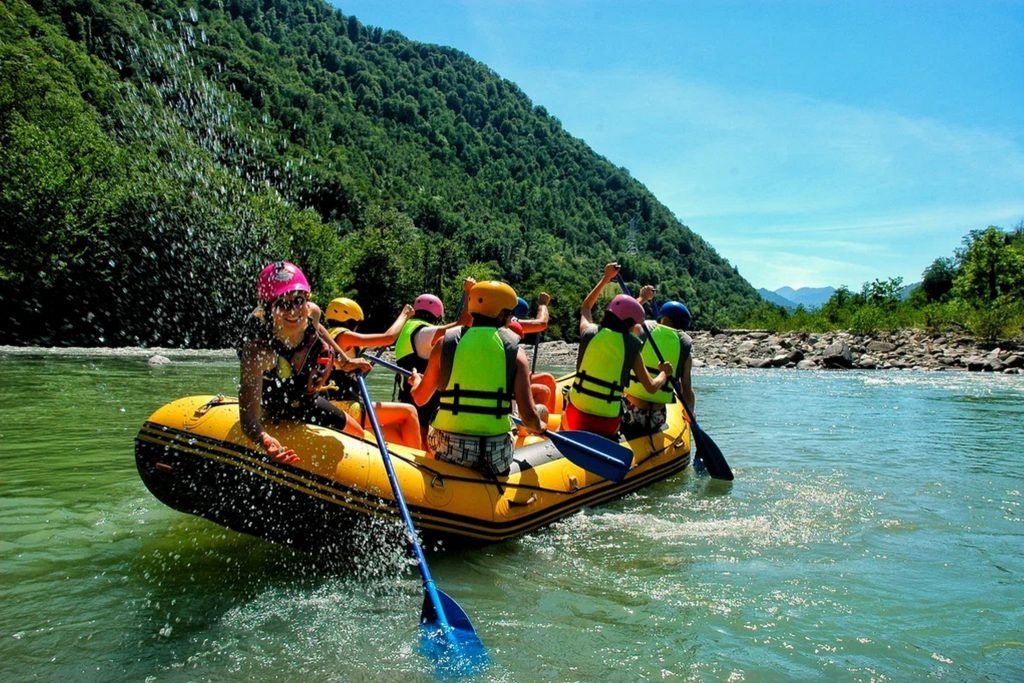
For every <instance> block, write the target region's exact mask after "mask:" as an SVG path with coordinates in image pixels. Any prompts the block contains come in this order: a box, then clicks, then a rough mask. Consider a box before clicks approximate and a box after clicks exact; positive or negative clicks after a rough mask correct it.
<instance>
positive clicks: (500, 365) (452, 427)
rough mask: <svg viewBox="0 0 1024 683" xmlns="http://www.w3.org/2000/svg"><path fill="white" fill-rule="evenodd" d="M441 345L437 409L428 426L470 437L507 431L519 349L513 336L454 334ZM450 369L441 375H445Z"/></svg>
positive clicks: (483, 331) (484, 330)
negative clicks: (440, 371)
mask: <svg viewBox="0 0 1024 683" xmlns="http://www.w3.org/2000/svg"><path fill="white" fill-rule="evenodd" d="M441 343H442V345H443V346H442V347H441V368H442V374H441V377H440V378H439V379H438V387H440V389H439V391H438V398H439V399H440V403H439V405H438V408H437V415H435V416H434V419H433V421H432V422H431V423H430V424H431V426H433V427H434V428H436V429H440V430H442V431H446V432H452V433H455V434H469V435H472V436H497V435H499V434H501V433H503V432H507V431H509V430H510V429H511V428H512V423H511V421H510V420H509V417H508V416H509V414H510V413H511V412H512V383H513V379H514V377H515V356H516V353H517V352H518V349H519V340H518V339H516V338H515V334H514V333H513V332H511V331H509V330H507V329H505V328H502V329H501V330H498V329H496V328H494V327H469V328H456V329H453V330H449V331H448V332H447V333H446V334H445V336H444V341H442V342H441ZM449 368H450V372H448V374H447V375H445V372H444V369H449Z"/></svg>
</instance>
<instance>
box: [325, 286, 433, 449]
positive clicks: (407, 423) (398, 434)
mask: <svg viewBox="0 0 1024 683" xmlns="http://www.w3.org/2000/svg"><path fill="white" fill-rule="evenodd" d="M324 315H325V318H326V327H327V332H328V334H330V335H331V338H332V339H334V341H335V342H337V344H338V346H339V347H341V350H342V351H344V352H345V353H346V354H347V355H349V356H350V357H353V358H358V357H359V355H360V354H361V353H362V352H363V350H364V349H367V348H381V347H385V346H391V345H392V344H394V343H395V340H396V339H398V335H399V333H400V332H401V331H402V328H403V326H404V325H405V323H406V322H407V321H408V320H409V319H410V318H411V317H412V315H413V308H412V306H410V305H409V304H406V305H405V306H403V307H402V311H401V312H400V313H399V314H398V317H397V318H395V321H394V322H393V323H391V326H390V327H389V328H388V329H387V330H385V331H384V332H376V333H372V332H360V331H359V330H358V328H359V325H360V324H361V323H362V322H363V319H364V316H363V309H362V307H361V306H360V305H359V304H358V303H357V302H355V301H353V300H352V299H349V298H348V297H337V298H335V299H332V300H331V302H330V303H329V304H327V308H326V310H325V311H324ZM324 395H325V396H326V397H327V398H328V399H330V400H331V401H336V402H339V403H340V406H341V408H342V409H343V410H344V411H345V412H346V413H348V414H349V416H350V417H353V418H355V419H356V420H359V421H360V425H361V426H364V427H365V422H364V421H363V420H364V417H365V416H364V414H363V408H362V403H361V398H360V396H359V384H358V382H356V378H355V377H354V376H353V375H352V374H350V373H335V375H334V376H333V379H332V382H331V384H330V385H328V386H326V387H325V388H324ZM374 410H375V411H376V414H377V420H378V422H379V423H380V426H381V428H382V429H383V430H384V432H385V433H387V434H388V440H389V441H391V440H397V441H399V442H401V443H403V444H405V445H406V446H409V447H411V448H422V447H423V441H422V438H421V434H420V421H419V417H418V415H417V414H416V408H415V407H414V406H411V405H409V404H408V403H396V402H393V401H386V402H381V401H376V402H375V403H374Z"/></svg>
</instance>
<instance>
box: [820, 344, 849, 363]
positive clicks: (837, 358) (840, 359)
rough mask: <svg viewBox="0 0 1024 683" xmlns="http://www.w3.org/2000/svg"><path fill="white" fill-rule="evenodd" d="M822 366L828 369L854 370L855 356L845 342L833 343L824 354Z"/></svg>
mask: <svg viewBox="0 0 1024 683" xmlns="http://www.w3.org/2000/svg"><path fill="white" fill-rule="evenodd" d="M821 355H822V359H821V364H822V365H823V366H824V367H826V368H852V367H853V355H852V354H851V353H850V347H849V345H847V343H846V342H845V341H843V340H839V341H835V342H832V343H831V344H829V345H828V347H827V348H825V350H824V351H823V352H822V354H821Z"/></svg>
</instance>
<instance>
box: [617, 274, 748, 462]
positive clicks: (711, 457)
mask: <svg viewBox="0 0 1024 683" xmlns="http://www.w3.org/2000/svg"><path fill="white" fill-rule="evenodd" d="M616 277H617V278H618V280H619V287H621V288H622V292H623V293H624V294H627V295H628V296H633V295H632V293H630V291H629V285H627V284H626V281H625V280H624V279H623V278H622V274H621V273H620V274H619V275H617V276H616ZM640 329H642V330H643V331H644V338H645V339H646V340H647V341H648V342H649V343H650V345H651V348H653V349H654V353H655V355H656V356H658V360H659V361H660V362H662V363H664V362H665V357H664V356H663V355H661V349H659V348H658V343H657V342H656V341H654V335H653V334H651V332H650V330H648V329H647V325H646V324H644V323H643V321H641V324H640ZM673 370H675V368H673ZM670 379H671V381H672V388H673V389H674V390H675V394H676V398H678V399H679V402H680V403H682V404H683V410H685V411H686V415H687V416H688V417H689V418H690V424H691V425H692V426H693V444H694V447H695V448H696V453H697V457H699V458H700V459H701V460H702V461H703V462H704V467H705V468H706V469H707V471H708V474H710V475H711V476H712V477H713V478H715V479H724V480H726V481H732V479H733V474H732V469H730V468H729V463H727V462H726V461H725V456H724V455H722V449H720V448H719V447H718V444H716V443H715V442H714V441H713V440H712V439H711V437H710V436H708V435H707V432H705V431H704V430H703V429H701V428H700V425H698V424H697V418H695V417H694V416H693V411H692V410H690V406H688V405H686V400H685V399H684V398H683V387H682V386H680V384H679V378H678V377H676V376H675V375H673V376H672V377H671V378H670Z"/></svg>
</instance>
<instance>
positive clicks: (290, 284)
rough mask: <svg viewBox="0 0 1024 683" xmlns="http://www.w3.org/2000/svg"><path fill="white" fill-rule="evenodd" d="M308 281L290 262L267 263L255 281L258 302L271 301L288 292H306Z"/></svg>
mask: <svg viewBox="0 0 1024 683" xmlns="http://www.w3.org/2000/svg"><path fill="white" fill-rule="evenodd" d="M308 291H309V281H308V280H306V276H305V275H303V274H302V271H301V270H299V267H298V266H297V265H295V264H294V263H291V262H290V261H274V262H273V263H268V264H267V265H266V267H265V268H264V269H263V270H261V271H260V277H259V279H258V280H257V281H256V296H258V297H259V299H260V301H273V300H274V299H276V298H278V297H279V296H282V295H284V294H287V293H288V292H308Z"/></svg>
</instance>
